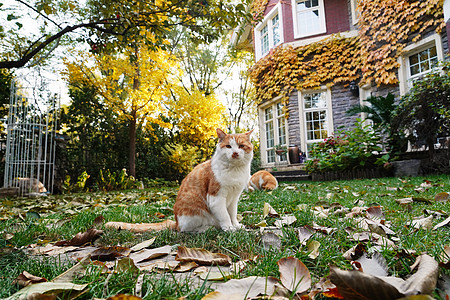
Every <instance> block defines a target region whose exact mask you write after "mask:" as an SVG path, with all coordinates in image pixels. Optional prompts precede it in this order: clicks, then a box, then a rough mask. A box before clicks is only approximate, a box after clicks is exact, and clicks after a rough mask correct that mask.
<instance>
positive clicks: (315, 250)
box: [306, 240, 320, 259]
mask: <svg viewBox="0 0 450 300" xmlns="http://www.w3.org/2000/svg"><path fill="white" fill-rule="evenodd" d="M319 247H320V243H319V242H318V241H312V240H311V241H308V243H307V244H306V248H307V249H308V251H307V252H308V253H309V254H308V257H309V258H311V259H316V258H317V256H319Z"/></svg>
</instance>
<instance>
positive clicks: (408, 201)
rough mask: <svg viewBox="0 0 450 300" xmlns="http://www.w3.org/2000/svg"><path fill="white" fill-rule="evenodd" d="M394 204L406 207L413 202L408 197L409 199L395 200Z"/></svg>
mask: <svg viewBox="0 0 450 300" xmlns="http://www.w3.org/2000/svg"><path fill="white" fill-rule="evenodd" d="M395 202H397V203H398V204H400V205H407V204H410V203H413V202H414V201H413V199H412V197H409V198H401V199H395Z"/></svg>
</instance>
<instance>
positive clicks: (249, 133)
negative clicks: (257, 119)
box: [245, 129, 254, 139]
mask: <svg viewBox="0 0 450 300" xmlns="http://www.w3.org/2000/svg"><path fill="white" fill-rule="evenodd" d="M253 130H254V129H252V130H250V131H248V132H246V133H245V135H246V136H247V137H248V139H250V135H251V134H252V132H253Z"/></svg>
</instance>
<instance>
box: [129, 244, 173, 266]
mask: <svg viewBox="0 0 450 300" xmlns="http://www.w3.org/2000/svg"><path fill="white" fill-rule="evenodd" d="M130 250H131V249H130ZM171 252H172V246H168V245H166V246H163V247H159V248H154V249H142V250H139V251H137V252H134V253H131V254H130V258H131V259H132V260H133V261H134V262H135V263H138V262H141V261H146V260H151V259H154V258H157V257H160V256H164V255H168V254H170V253H171Z"/></svg>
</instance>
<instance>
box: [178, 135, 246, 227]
mask: <svg viewBox="0 0 450 300" xmlns="http://www.w3.org/2000/svg"><path fill="white" fill-rule="evenodd" d="M252 131H253V130H251V131H249V132H246V133H238V134H226V133H225V132H224V131H222V130H221V129H219V128H218V129H216V132H217V137H218V138H219V141H218V143H217V146H216V150H215V152H214V154H213V156H212V158H211V159H210V160H207V161H205V162H203V163H201V164H199V165H197V166H196V167H195V168H194V169H193V170H192V171H191V172H190V173H189V174H188V175H187V176H186V178H185V179H184V180H183V181H182V182H181V186H180V189H179V191H178V195H177V199H176V201H175V205H174V208H173V210H174V214H175V221H176V228H177V229H178V231H180V232H203V231H205V230H206V229H208V228H209V227H211V226H215V227H217V228H221V229H222V230H231V231H234V230H237V229H240V228H243V226H242V225H241V224H240V223H239V222H238V220H237V219H236V216H237V206H238V201H239V197H240V195H241V193H242V191H243V190H244V188H245V187H246V186H247V183H248V181H249V179H250V164H251V161H252V159H253V145H252V143H251V140H250V135H251V133H252Z"/></svg>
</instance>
